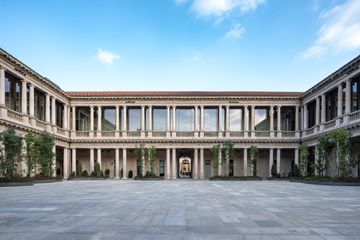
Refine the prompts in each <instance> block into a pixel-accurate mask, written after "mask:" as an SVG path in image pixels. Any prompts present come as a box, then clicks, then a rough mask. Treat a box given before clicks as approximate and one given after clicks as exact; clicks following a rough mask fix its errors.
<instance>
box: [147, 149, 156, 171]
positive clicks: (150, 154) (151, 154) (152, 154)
mask: <svg viewBox="0 0 360 240" xmlns="http://www.w3.org/2000/svg"><path fill="white" fill-rule="evenodd" d="M155 159H156V148H155V147H154V146H151V147H149V148H148V149H147V160H148V162H149V166H150V171H148V172H150V175H151V176H155V175H156V163H155Z"/></svg>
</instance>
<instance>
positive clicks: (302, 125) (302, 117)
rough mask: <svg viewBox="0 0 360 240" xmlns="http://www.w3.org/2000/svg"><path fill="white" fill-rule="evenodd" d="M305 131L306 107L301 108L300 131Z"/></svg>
mask: <svg viewBox="0 0 360 240" xmlns="http://www.w3.org/2000/svg"><path fill="white" fill-rule="evenodd" d="M302 130H304V106H301V107H300V131H302Z"/></svg>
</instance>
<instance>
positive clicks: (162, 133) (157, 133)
mask: <svg viewBox="0 0 360 240" xmlns="http://www.w3.org/2000/svg"><path fill="white" fill-rule="evenodd" d="M152 136H153V137H166V132H152Z"/></svg>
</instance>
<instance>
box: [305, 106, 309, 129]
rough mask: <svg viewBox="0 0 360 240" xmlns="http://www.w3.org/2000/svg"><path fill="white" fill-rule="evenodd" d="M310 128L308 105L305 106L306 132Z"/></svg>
mask: <svg viewBox="0 0 360 240" xmlns="http://www.w3.org/2000/svg"><path fill="white" fill-rule="evenodd" d="M308 128H309V119H308V109H307V104H304V130H305V129H308Z"/></svg>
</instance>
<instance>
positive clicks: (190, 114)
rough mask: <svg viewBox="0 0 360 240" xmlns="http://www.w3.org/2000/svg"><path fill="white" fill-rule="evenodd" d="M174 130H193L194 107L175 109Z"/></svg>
mask: <svg viewBox="0 0 360 240" xmlns="http://www.w3.org/2000/svg"><path fill="white" fill-rule="evenodd" d="M176 126H177V127H176V130H177V131H193V130H194V109H188V108H178V109H176Z"/></svg>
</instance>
